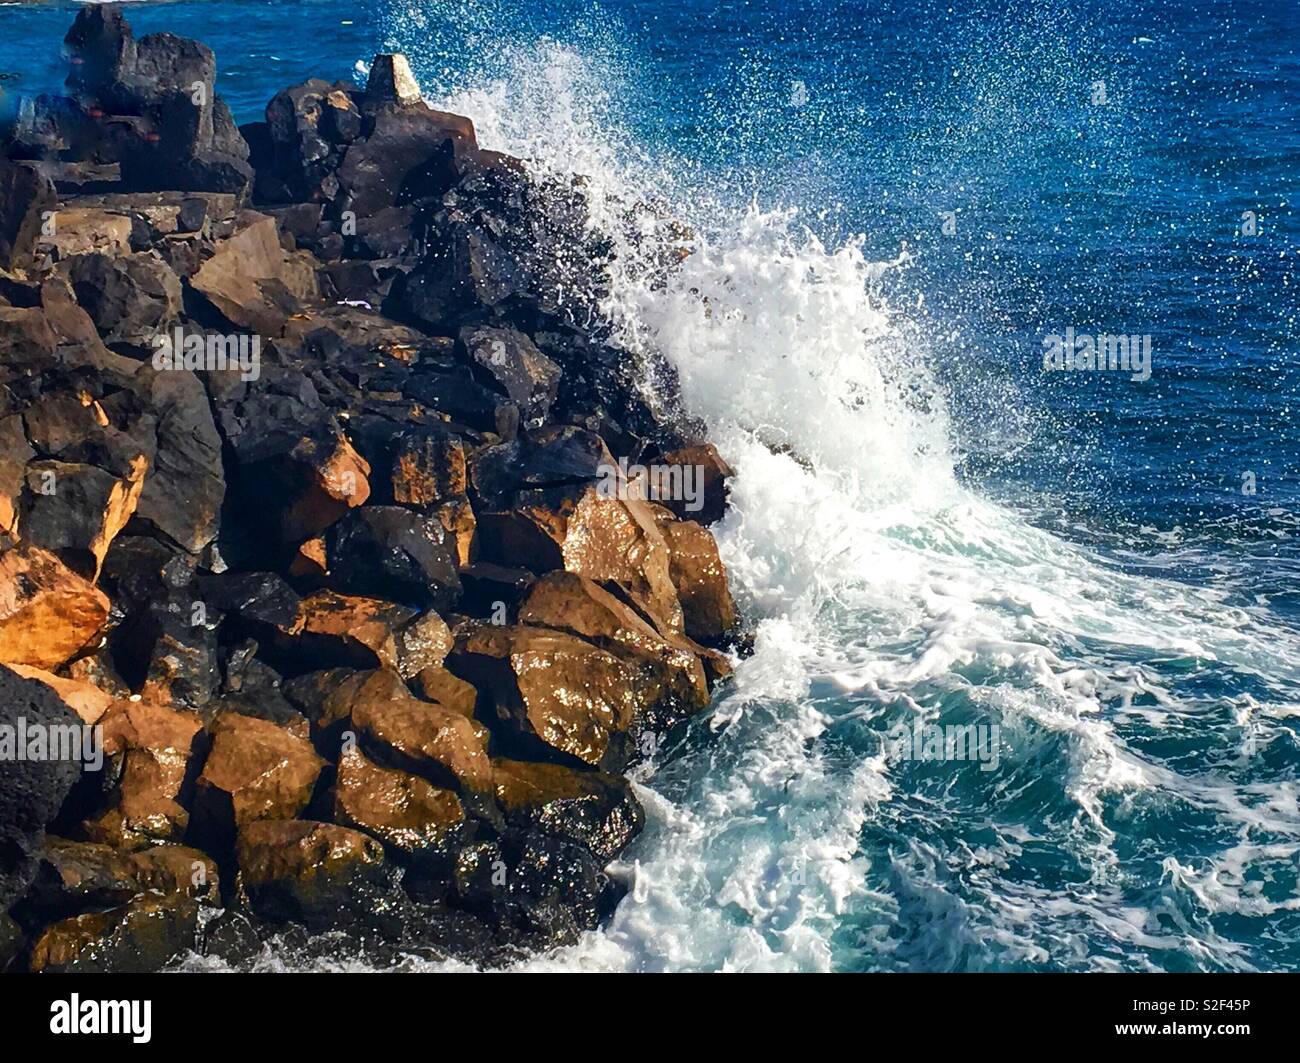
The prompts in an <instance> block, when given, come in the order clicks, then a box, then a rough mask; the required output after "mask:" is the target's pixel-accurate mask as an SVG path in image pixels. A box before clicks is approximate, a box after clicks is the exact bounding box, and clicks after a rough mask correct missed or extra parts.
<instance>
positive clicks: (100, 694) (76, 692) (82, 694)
mask: <svg viewBox="0 0 1300 1063" xmlns="http://www.w3.org/2000/svg"><path fill="white" fill-rule="evenodd" d="M8 667H9V670H10V671H11V672H16V673H17V674H18V675H20V676H22V677H23V678H24V679H35V680H36V681H37V682H38V683H44V684H45V685H46V686H47V687H49V688H50V689H51V690H53V691H54V693H56V694H57V695H58V696H59V699H60V700H61V701H62V702H63V704H65V705H66V706H67V707H68V708H70V709H71V710H72V711H73V712H75V713H76V714H77V716H78V717H79V718H80V720H81V722H82V723H83V724H86V725H88V726H90V725H93V724H95V723H97V722H98V721H99V720H100V719H101V718H102V717H103V716H104V714H105V713H106V712H108V710H109V709H110V708H112V706H113V702H114V701H115V700H116V699H115V698H114V697H113V695H112V694H109V693H107V692H106V691H104V690H102V689H100V688H99V687H97V686H96V685H95V684H94V683H88V682H86V681H85V680H84V679H76V678H66V677H64V676H60V675H55V674H54V673H53V672H47V671H45V670H44V669H43V668H32V667H30V666H29V665H25V664H12V665H9V666H8Z"/></svg>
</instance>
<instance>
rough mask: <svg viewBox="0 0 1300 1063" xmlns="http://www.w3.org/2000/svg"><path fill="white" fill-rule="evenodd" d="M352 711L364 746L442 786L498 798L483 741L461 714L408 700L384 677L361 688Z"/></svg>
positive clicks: (352, 700)
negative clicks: (493, 786)
mask: <svg viewBox="0 0 1300 1063" xmlns="http://www.w3.org/2000/svg"><path fill="white" fill-rule="evenodd" d="M403 689H404V688H403ZM348 709H349V713H350V718H351V721H352V726H353V727H354V728H355V729H356V730H357V732H358V733H359V735H360V737H361V739H362V742H363V743H365V744H366V745H367V746H368V748H371V749H373V750H375V751H376V752H377V753H378V754H379V755H381V756H382V757H383V758H385V759H387V760H388V761H389V762H391V763H393V764H395V765H397V766H399V767H402V768H403V769H404V770H408V771H411V772H415V773H416V774H419V775H423V776H425V777H426V778H428V779H429V780H430V781H432V782H435V783H438V784H439V785H442V786H450V787H452V788H455V789H457V790H460V791H467V792H471V793H479V794H490V793H491V792H492V785H493V782H492V764H491V762H490V761H489V760H488V756H487V753H486V751H485V750H484V746H483V742H482V739H481V738H480V736H479V734H478V732H477V731H476V730H475V728H474V725H473V723H472V722H471V721H470V720H469V719H467V718H466V717H465V716H463V715H461V714H460V713H457V712H454V711H452V710H451V709H447V708H444V707H443V706H441V705H435V704H432V703H430V702H427V701H421V700H419V699H418V698H416V697H414V696H412V695H411V694H410V693H409V692H407V693H406V695H405V696H403V695H402V693H401V691H395V690H394V688H393V685H392V683H391V680H385V679H384V678H383V677H382V673H381V674H380V675H379V676H376V677H374V678H371V679H369V680H368V681H366V682H363V683H362V684H360V685H359V687H358V688H357V689H356V691H355V693H354V694H353V695H352V698H351V702H350V704H349V705H348Z"/></svg>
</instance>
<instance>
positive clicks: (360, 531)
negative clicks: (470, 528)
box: [325, 506, 460, 610]
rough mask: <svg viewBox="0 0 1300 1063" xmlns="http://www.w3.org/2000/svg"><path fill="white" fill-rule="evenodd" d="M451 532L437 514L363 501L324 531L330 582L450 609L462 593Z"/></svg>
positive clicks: (354, 590)
mask: <svg viewBox="0 0 1300 1063" xmlns="http://www.w3.org/2000/svg"><path fill="white" fill-rule="evenodd" d="M448 539H449V536H448V534H447V531H446V529H445V528H444V527H443V526H442V522H441V521H439V520H438V519H437V518H436V517H424V516H421V515H420V514H418V513H415V512H413V511H411V510H409V509H405V508H403V507H401V506H363V507H361V508H360V509H356V510H353V511H352V512H351V513H349V514H348V515H347V516H346V517H344V518H343V519H342V520H340V521H339V522H338V523H337V524H335V525H333V526H332V527H331V528H330V529H329V531H328V532H326V535H325V550H326V557H327V559H328V568H329V573H330V581H331V582H332V584H333V585H334V586H335V587H336V588H338V589H339V590H340V591H343V592H344V593H348V594H361V595H369V596H373V597H380V598H391V599H394V600H396V601H401V602H411V603H414V604H417V605H421V606H427V607H432V608H434V609H440V610H441V609H448V608H450V607H452V606H454V605H455V604H456V600H457V599H458V598H459V597H460V578H459V577H458V576H457V574H456V559H455V557H454V556H453V554H452V552H451V549H450V544H449V543H448Z"/></svg>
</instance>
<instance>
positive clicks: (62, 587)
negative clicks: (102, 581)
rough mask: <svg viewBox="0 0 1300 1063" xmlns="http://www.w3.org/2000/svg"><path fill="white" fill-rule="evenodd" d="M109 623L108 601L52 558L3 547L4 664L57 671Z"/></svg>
mask: <svg viewBox="0 0 1300 1063" xmlns="http://www.w3.org/2000/svg"><path fill="white" fill-rule="evenodd" d="M107 619H108V599H107V598H106V597H105V596H104V595H103V593H102V592H100V591H99V590H98V589H96V588H95V587H94V586H93V585H92V584H90V583H88V582H87V581H86V580H84V579H82V577H80V576H78V575H77V574H76V573H75V572H73V571H72V570H71V569H69V568H68V567H67V565H65V564H63V562H61V561H60V560H59V559H58V558H57V557H55V556H54V555H53V554H49V553H46V552H45V551H44V550H41V549H38V548H36V547H34V546H29V545H26V544H20V545H19V546H16V547H10V548H9V549H7V550H6V549H3V547H0V661H4V662H5V663H12V664H28V665H32V666H33V667H36V668H57V667H58V666H59V665H61V664H63V662H64V661H66V660H68V658H70V657H72V656H73V655H74V654H76V653H77V651H78V650H80V649H82V648H83V647H84V646H86V644H87V643H89V642H90V641H91V640H92V639H93V638H94V637H95V636H96V635H97V634H98V633H99V630H100V629H101V628H102V627H103V626H104V622H105V620H107Z"/></svg>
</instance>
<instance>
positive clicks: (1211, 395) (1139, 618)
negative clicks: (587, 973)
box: [0, 0, 1300, 970]
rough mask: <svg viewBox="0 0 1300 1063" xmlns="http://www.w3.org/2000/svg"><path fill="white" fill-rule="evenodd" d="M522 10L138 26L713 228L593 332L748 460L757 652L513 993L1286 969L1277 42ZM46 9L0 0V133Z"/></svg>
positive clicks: (737, 554)
mask: <svg viewBox="0 0 1300 1063" xmlns="http://www.w3.org/2000/svg"><path fill="white" fill-rule="evenodd" d="M536 7H537V5H527V4H522V3H512V2H506V3H499V2H492V0H479V2H469V0H459V2H458V0H442V2H418V0H410V2H401V0H395V2H390V3H387V4H378V5H362V4H357V3H348V2H345V0H312V2H297V3H295V2H275V3H262V2H253V0H196V2H183V0H182V2H176V3H141V4H133V5H130V17H131V20H132V22H133V24H134V25H135V27H136V31H137V33H145V32H150V31H154V30H160V29H167V30H171V31H173V32H177V33H181V34H186V35H190V36H195V37H198V38H199V39H201V40H204V41H205V42H207V43H208V44H209V45H211V46H212V47H213V49H214V50H215V51H216V53H217V58H218V64H219V71H220V73H219V80H218V89H219V91H220V92H222V94H223V95H224V96H225V97H226V98H227V100H228V101H229V102H230V104H231V106H232V107H233V109H234V110H235V112H236V117H237V118H238V119H239V120H241V121H245V120H251V119H255V118H257V117H259V116H260V112H261V109H262V107H264V105H265V102H266V100H267V99H269V97H270V96H271V95H272V94H273V93H274V91H276V90H277V89H279V88H281V87H283V86H285V85H287V84H290V83H292V82H294V81H297V80H301V79H303V78H305V77H307V76H324V77H329V78H353V77H364V71H365V67H364V63H365V62H366V61H367V60H368V59H369V57H370V56H371V55H372V54H374V53H375V52H376V51H380V50H393V49H401V50H404V51H406V52H407V53H408V54H409V55H410V56H411V57H412V60H413V63H414V65H415V67H416V71H417V74H418V76H419V78H420V80H421V84H422V87H423V88H424V90H425V92H426V95H427V97H428V98H429V99H430V100H432V101H435V102H441V103H443V104H445V105H446V106H447V107H448V108H449V109H452V110H459V111H463V112H464V113H468V114H470V115H471V116H472V117H473V118H474V119H475V121H476V124H477V126H478V128H479V131H480V136H481V138H482V139H483V140H484V141H485V142H487V143H489V144H490V145H491V146H494V147H501V148H503V149H506V150H510V151H513V152H515V153H517V154H521V155H524V156H526V157H528V158H530V159H531V160H533V162H534V164H535V165H538V166H544V167H550V168H553V169H559V170H570V171H575V172H582V173H584V174H587V175H589V176H591V177H592V178H593V181H594V187H595V188H596V190H597V193H598V197H597V198H599V197H600V196H607V197H608V198H609V199H610V200H611V201H612V200H614V199H615V198H623V199H626V198H627V197H629V196H653V197H656V198H660V199H662V200H663V201H664V202H666V203H667V204H668V206H669V207H670V208H671V209H672V210H673V211H674V212H676V213H677V214H679V215H680V216H682V217H684V218H686V219H687V220H688V221H689V222H690V223H691V224H692V226H693V227H694V228H695V230H696V231H697V233H698V234H699V236H700V250H699V252H698V253H697V255H696V256H693V259H692V260H691V261H689V262H688V263H687V265H686V267H685V268H684V270H683V275H682V276H681V277H680V278H678V279H677V280H676V281H675V282H674V283H673V284H672V285H670V287H669V289H668V290H666V291H664V290H659V289H655V288H652V287H651V286H650V285H648V284H645V283H643V278H639V277H637V276H636V275H635V271H634V270H631V269H629V272H628V274H627V275H626V276H623V277H621V278H620V283H619V284H618V285H617V286H616V296H615V298H614V299H613V300H612V301H611V305H610V307H609V312H610V315H611V317H612V318H613V319H615V320H616V321H617V322H618V323H619V324H620V326H621V327H622V328H624V330H625V333H626V336H627V341H628V342H630V343H633V342H636V343H654V344H657V345H659V346H661V347H662V348H663V349H665V350H666V351H667V352H668V353H669V354H670V356H671V357H673V358H674V359H675V360H676V362H677V363H678V365H679V368H680V369H681V371H682V376H683V381H684V386H685V387H686V390H687V398H688V400H689V401H690V402H691V403H692V404H693V405H694V406H695V408H696V409H697V411H698V412H699V413H700V414H701V415H703V416H705V417H706V418H707V419H708V420H709V421H710V423H711V425H712V426H713V429H714V431H715V434H716V436H717V438H718V439H719V441H720V444H721V445H722V447H723V449H724V451H725V452H726V453H727V454H728V456H729V457H730V458H731V459H732V460H733V462H734V463H735V464H736V465H737V467H738V469H739V471H740V475H739V477H738V482H737V484H736V491H735V503H736V512H735V513H733V514H732V515H731V516H730V517H729V518H728V520H727V521H726V523H725V524H724V525H723V526H722V527H721V529H720V530H719V538H720V540H721V542H722V546H723V550H724V553H725V555H726V558H727V561H728V563H729V565H730V567H731V570H732V573H733V578H734V579H735V581H736V583H737V590H738V593H739V596H740V597H741V599H742V601H743V602H744V604H745V607H746V609H747V611H748V612H749V614H750V615H751V616H752V617H754V618H755V620H756V622H757V624H758V630H757V652H756V654H755V656H754V657H753V658H752V659H750V660H748V661H746V662H744V663H743V664H742V665H741V668H740V671H739V675H738V682H737V684H736V686H735V688H734V689H733V691H732V692H730V693H729V694H728V695H726V696H724V698H723V699H721V701H720V703H719V704H718V705H717V706H715V708H714V710H713V712H712V713H711V714H710V716H709V718H708V719H705V720H702V721H700V723H699V724H698V726H696V727H694V728H693V729H692V730H690V731H689V733H687V734H685V735H682V736H678V737H676V738H675V739H674V743H673V745H672V747H671V748H670V749H669V750H667V751H666V752H665V754H664V755H662V756H661V757H660V758H659V759H658V762H657V763H656V764H655V765H652V766H651V767H649V768H648V769H647V770H646V772H645V774H644V778H643V779H642V785H643V787H644V790H643V796H644V798H645V800H646V803H647V806H648V808H649V811H650V820H651V823H650V828H649V830H648V831H647V834H646V836H645V837H643V839H641V841H639V842H638V843H637V845H636V847H635V849H634V851H633V852H632V853H630V854H628V857H627V859H626V860H625V861H622V862H620V864H619V865H617V866H616V868H615V870H616V872H617V873H619V874H620V875H623V876H625V877H626V878H627V880H628V882H629V885H630V887H631V893H630V895H629V897H628V899H627V900H626V901H625V902H624V903H623V905H622V906H621V907H620V909H619V911H618V912H617V913H616V915H615V917H614V920H613V922H612V924H611V925H610V927H608V928H607V929H606V930H604V931H602V932H601V933H599V934H593V935H591V936H590V938H589V939H588V940H586V941H584V942H583V943H582V945H581V946H579V947H577V948H574V949H568V950H564V951H562V952H560V953H557V954H555V955H553V956H550V957H539V958H538V959H537V960H535V961H534V962H535V963H536V964H537V965H541V966H549V965H559V966H564V967H601V968H616V969H643V970H656V969H766V968H799V969H825V968H830V969H863V970H988V969H998V970H1021V969H1034V970H1041V969H1059V970H1082V969H1132V970H1146V969H1168V970H1185V969H1243V970H1245V969H1265V970H1267V969H1300V889H1298V888H1297V887H1298V881H1300V801H1298V794H1297V766H1298V765H1300V734H1298V733H1297V720H1298V719H1300V548H1298V547H1297V535H1298V534H1300V520H1298V519H1297V514H1298V513H1300V481H1298V479H1297V477H1298V474H1300V446H1298V445H1297V443H1298V442H1300V427H1297V423H1296V418H1295V416H1294V412H1295V408H1296V405H1297V401H1298V400H1300V321H1298V315H1300V298H1298V296H1297V232H1298V227H1297V218H1296V213H1295V202H1296V200H1297V197H1298V196H1300V8H1297V7H1296V5H1294V4H1290V5H1288V4H1280V3H1276V2H1268V0H1243V2H1236V3H1232V4H1222V3H1211V2H1201V0H1192V2H1182V3H1179V2H1171V0H1133V2H1131V3H1128V4H1125V5H1123V6H1122V8H1121V9H1119V10H1116V8H1115V5H1110V4H1103V3H1100V2H1081V0H1064V2H1060V3H1053V4H1045V3H1044V4H1037V3H1032V4H1031V3H1024V2H1010V3H1008V2H1005V0H1004V2H1001V3H982V2H976V3H961V4H958V3H953V2H951V0H882V2H877V3H872V4H870V5H864V4H861V3H851V2H847V0H816V2H814V0H753V2H738V0H727V2H708V0H702V2H692V3H686V2H684V0H660V2H651V3H646V2H639V3H633V2H631V0H601V2H600V3H592V2H590V0H559V2H557V3H551V4H548V5H545V10H544V11H540V10H536V9H535V8H536ZM74 11H75V5H72V4H66V3H55V4H42V5H20V6H17V7H4V6H0V74H4V75H13V76H6V77H5V79H4V80H0V90H2V91H3V92H4V93H5V97H4V98H3V99H0V107H4V106H12V105H13V102H14V100H15V99H16V98H18V97H19V96H20V95H21V94H23V93H28V92H38V91H52V90H55V89H57V87H58V85H59V83H60V81H61V79H62V77H63V74H64V68H63V65H62V63H61V62H60V61H59V58H58V55H59V42H60V40H61V38H62V35H63V33H64V32H65V30H66V27H67V25H68V23H69V22H70V21H71V18H72V15H73V13H74ZM358 64H360V65H358ZM1066 329H1073V330H1074V331H1075V332H1076V333H1088V334H1101V333H1110V334H1125V335H1128V334H1134V335H1147V336H1149V337H1150V340H1151V352H1152V354H1151V374H1150V379H1149V380H1134V379H1131V375H1132V374H1128V373H1119V372H1091V373H1086V372H1073V373H1045V372H1044V371H1043V338H1044V337H1045V336H1049V335H1053V334H1056V335H1060V334H1063V333H1064V332H1065V330H1066ZM773 443H779V444H781V445H782V447H781V448H778V449H787V448H788V449H790V450H793V451H794V452H795V453H797V454H798V455H799V456H800V459H801V460H800V461H799V462H795V461H794V460H792V459H791V458H790V457H789V456H788V455H786V454H782V453H774V452H773V449H772V448H771V446H770V444H773ZM917 723H920V724H922V725H923V726H928V725H938V726H947V727H950V728H951V727H954V726H963V725H970V726H979V727H985V728H990V727H994V726H996V727H997V729H998V731H997V749H998V753H999V755H998V758H997V761H996V766H995V767H994V766H992V763H991V762H986V763H983V764H981V763H978V762H975V761H972V760H964V761H962V760H953V759H950V758H949V759H938V760H936V759H927V758H926V757H925V756H923V755H919V754H918V756H916V757H912V758H908V757H905V756H903V755H901V754H900V747H899V736H900V735H903V736H907V735H915V734H918V733H919V732H917V731H915V730H914V726H915V725H916V724H917ZM984 768H989V769H990V770H982V769H984ZM296 962H297V961H296V960H295V959H294V958H293V957H292V956H288V955H268V956H267V957H266V959H265V963H266V965H268V966H275V965H277V964H278V965H289V966H292V965H294V964H295V963H296Z"/></svg>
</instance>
